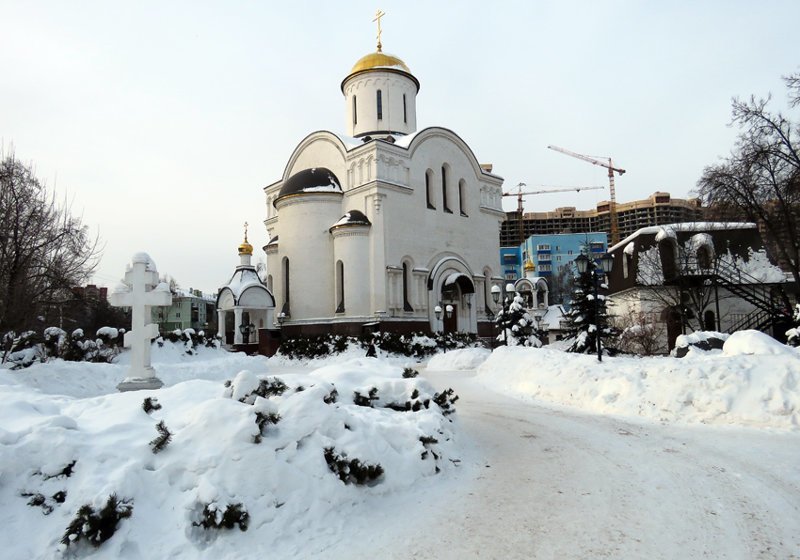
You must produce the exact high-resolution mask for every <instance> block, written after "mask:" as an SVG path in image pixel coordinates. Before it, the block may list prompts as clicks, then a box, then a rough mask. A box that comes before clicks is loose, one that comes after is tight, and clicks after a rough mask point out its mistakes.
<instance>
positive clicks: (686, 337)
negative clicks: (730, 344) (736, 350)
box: [672, 331, 730, 358]
mask: <svg viewBox="0 0 800 560" xmlns="http://www.w3.org/2000/svg"><path fill="white" fill-rule="evenodd" d="M729 336H730V335H729V334H728V333H721V332H716V331H695V332H693V333H692V334H682V335H680V336H678V338H676V339H675V348H673V349H672V355H673V356H675V357H676V358H683V357H684V356H686V355H687V354H689V353H690V352H691V351H693V350H702V351H703V352H708V351H709V350H722V347H723V345H724V344H725V341H726V340H728V337H729Z"/></svg>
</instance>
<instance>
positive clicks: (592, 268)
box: [575, 253, 614, 362]
mask: <svg viewBox="0 0 800 560" xmlns="http://www.w3.org/2000/svg"><path fill="white" fill-rule="evenodd" d="M599 261H600V264H598V263H597V262H596V261H592V260H590V259H589V257H587V256H586V255H584V254H583V253H581V254H580V255H578V257H577V258H576V259H575V266H577V267H578V273H579V274H586V273H587V272H588V273H589V275H590V277H591V279H592V286H593V287H594V328H595V337H596V338H597V361H598V362H602V361H603V347H602V345H601V343H600V297H599V289H600V278H601V277H603V276H604V275H605V274H608V273H609V272H611V267H612V266H613V265H614V257H613V256H612V255H610V254H608V253H606V254H604V255H603V256H602V257H600V259H599Z"/></svg>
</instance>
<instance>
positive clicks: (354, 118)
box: [353, 95, 358, 124]
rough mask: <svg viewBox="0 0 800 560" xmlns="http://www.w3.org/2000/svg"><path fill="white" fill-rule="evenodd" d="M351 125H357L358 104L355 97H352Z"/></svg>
mask: <svg viewBox="0 0 800 560" xmlns="http://www.w3.org/2000/svg"><path fill="white" fill-rule="evenodd" d="M353 124H358V103H357V102H356V96H355V95H354V96H353Z"/></svg>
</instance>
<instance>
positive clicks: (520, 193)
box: [503, 183, 604, 245]
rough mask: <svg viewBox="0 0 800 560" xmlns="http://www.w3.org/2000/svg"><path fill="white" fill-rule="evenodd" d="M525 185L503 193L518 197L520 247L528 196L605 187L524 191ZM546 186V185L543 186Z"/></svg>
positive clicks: (522, 239) (522, 184)
mask: <svg viewBox="0 0 800 560" xmlns="http://www.w3.org/2000/svg"><path fill="white" fill-rule="evenodd" d="M527 186H528V185H526V184H525V183H519V184H518V185H517V192H511V191H509V192H507V193H503V196H516V197H517V212H518V213H519V243H520V245H521V244H522V243H524V242H525V230H524V228H523V222H522V197H523V196H528V195H531V194H546V193H556V192H567V191H579V192H580V191H592V190H596V189H602V188H604V187H558V188H555V189H547V190H541V191H523V190H522V187H527ZM541 186H545V185H541Z"/></svg>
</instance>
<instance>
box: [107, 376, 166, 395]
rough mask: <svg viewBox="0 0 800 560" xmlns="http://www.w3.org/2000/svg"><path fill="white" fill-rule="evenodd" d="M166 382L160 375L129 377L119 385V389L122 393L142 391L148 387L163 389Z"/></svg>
mask: <svg viewBox="0 0 800 560" xmlns="http://www.w3.org/2000/svg"><path fill="white" fill-rule="evenodd" d="M163 386H164V382H163V381H161V380H160V379H159V378H158V377H155V376H153V377H127V378H125V379H123V380H122V382H121V383H120V384H119V385H117V390H118V391H120V392H121V393H124V392H126V391H141V390H146V389H161V387H163Z"/></svg>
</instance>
